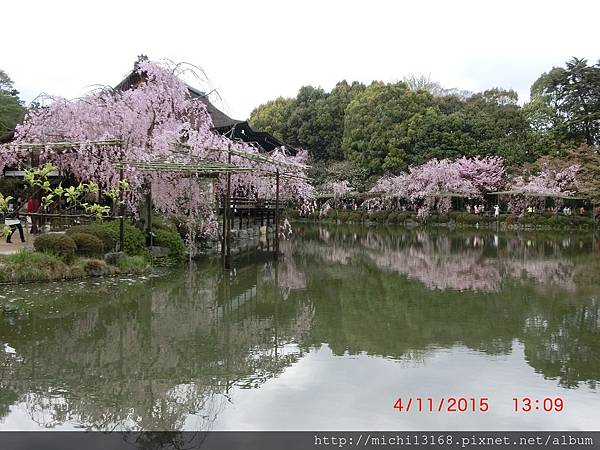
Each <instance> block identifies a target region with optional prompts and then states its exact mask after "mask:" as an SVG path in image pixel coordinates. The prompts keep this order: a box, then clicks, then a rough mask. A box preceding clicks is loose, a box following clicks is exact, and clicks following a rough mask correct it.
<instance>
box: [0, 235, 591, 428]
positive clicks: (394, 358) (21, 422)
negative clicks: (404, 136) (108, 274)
mask: <svg viewBox="0 0 600 450" xmlns="http://www.w3.org/2000/svg"><path fill="white" fill-rule="evenodd" d="M282 251H283V253H284V256H283V257H282V258H280V260H279V261H278V263H274V262H273V261H272V260H270V258H269V257H268V254H266V253H257V254H256V255H254V256H240V257H238V258H237V260H235V261H234V262H233V266H234V269H232V270H230V271H224V270H223V269H222V267H221V265H220V261H219V260H216V261H213V262H206V263H198V264H194V265H192V266H191V267H189V268H185V269H180V270H176V271H172V272H169V273H166V274H158V275H153V276H146V277H136V278H123V277H122V278H115V279H107V280H103V281H98V280H94V281H85V282H77V283H50V284H39V285H27V286H19V287H15V286H0V304H1V305H2V309H1V310H0V429H5V430H8V429H10V430H16V429H18V430H29V429H44V428H52V429H58V430H61V429H80V428H83V429H101V430H107V429H111V430H112V429H117V430H139V429H143V430H182V429H191V430H200V429H201V430H303V429H306V430H310V429H323V430H334V429H338V430H352V429H379V430H425V429H446V430H460V429H463V430H464V429H488V430H491V429H498V430H508V429H515V430H516V429H530V430H531V429H533V430H541V429H563V430H564V429H569V430H598V429H600V385H599V382H600V276H599V274H600V241H598V240H597V239H596V240H595V239H594V237H593V236H592V235H591V234H587V235H575V234H568V233H564V234H561V235H547V234H533V233H529V234H527V233H503V232H499V233H494V232H491V231H468V232H467V231H448V230H439V231H437V230H433V231H423V230H403V229H400V228H394V229H391V228H390V229H386V228H382V229H378V228H361V227H355V228H353V227H343V226H338V227H318V226H314V225H310V226H309V225H301V224H300V225H297V226H296V229H295V233H294V236H293V238H292V239H291V240H289V241H286V242H284V243H282ZM399 397H401V398H403V401H404V402H405V403H404V405H405V406H406V402H407V401H408V400H409V399H410V398H413V402H415V403H413V409H412V410H411V411H408V412H407V411H406V410H404V411H402V412H399V411H398V410H397V409H394V408H393V406H394V404H395V402H396V400H397V399H398V398H399ZM450 397H455V398H461V397H464V398H467V399H469V400H468V401H469V402H470V401H471V400H470V399H471V398H474V399H475V402H476V403H477V405H478V406H479V402H480V401H481V399H482V398H487V399H488V400H485V402H487V403H488V404H489V408H488V410H487V411H485V412H481V411H477V412H472V411H465V412H448V411H444V410H446V406H447V402H449V400H448V399H449V398H450ZM514 397H518V398H520V397H530V398H532V399H533V400H534V401H535V400H536V399H539V400H540V401H541V402H543V399H545V398H551V399H556V398H560V399H562V402H563V408H562V411H560V412H556V411H550V412H546V411H544V410H543V407H540V409H535V405H536V404H535V403H534V406H533V408H532V411H530V412H515V411H514V408H515V407H514V402H513V400H512V399H513V398H514ZM417 398H422V399H423V401H422V404H423V409H424V411H422V412H419V411H418V410H416V409H417V408H416V402H417ZM428 398H432V402H433V404H434V405H435V406H434V408H433V409H434V410H435V412H428V411H427V409H428V408H429V406H427V405H428V400H426V399H428ZM441 399H444V400H443V401H444V402H446V403H444V405H443V408H442V409H443V411H442V412H438V411H437V406H438V405H439V402H440V401H441ZM541 404H543V403H540V404H538V405H541Z"/></svg>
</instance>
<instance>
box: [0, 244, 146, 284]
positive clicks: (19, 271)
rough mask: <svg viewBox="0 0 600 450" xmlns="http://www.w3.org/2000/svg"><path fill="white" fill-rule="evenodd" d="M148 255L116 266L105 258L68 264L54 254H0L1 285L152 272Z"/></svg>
mask: <svg viewBox="0 0 600 450" xmlns="http://www.w3.org/2000/svg"><path fill="white" fill-rule="evenodd" d="M150 267H151V266H150V262H149V260H148V259H147V258H146V257H144V256H128V255H124V256H123V257H122V258H120V259H119V260H118V262H117V264H116V265H111V264H107V263H106V262H105V261H104V260H102V259H95V258H84V257H76V258H74V259H73V260H70V261H69V262H68V263H67V262H65V261H64V259H63V258H61V257H59V256H57V255H54V254H52V253H45V252H34V251H31V250H22V251H20V252H18V253H15V254H12V255H0V283H23V282H32V281H58V280H75V279H80V278H87V277H102V276H110V275H119V274H126V273H127V274H139V273H144V272H146V271H148V270H149V269H150Z"/></svg>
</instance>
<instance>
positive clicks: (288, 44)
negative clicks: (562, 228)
mask: <svg viewBox="0 0 600 450" xmlns="http://www.w3.org/2000/svg"><path fill="white" fill-rule="evenodd" d="M0 14H1V15H2V25H1V26H0V68H1V69H4V70H5V71H6V72H7V73H8V74H9V75H10V77H11V78H12V79H13V80H14V81H15V84H16V87H17V89H18V90H19V91H20V92H21V94H22V97H23V98H24V99H25V100H26V101H30V100H32V99H33V98H34V97H36V96H37V95H38V94H39V93H41V92H46V93H49V94H54V95H61V96H64V97H67V98H73V97H77V96H80V95H81V94H83V93H85V92H86V91H87V90H89V89H90V86H92V85H96V84H108V85H115V84H117V83H118V82H119V81H120V80H121V79H122V78H123V77H124V76H125V75H126V74H127V72H128V71H129V70H130V69H131V68H132V66H133V62H134V61H135V59H136V57H137V55H139V54H146V55H148V56H149V57H150V59H152V60H159V59H161V58H168V59H171V60H173V61H176V62H181V61H185V62H189V63H192V64H195V65H197V66H200V67H201V68H202V69H203V70H204V71H205V72H206V74H207V75H208V77H209V79H210V81H211V82H212V85H213V87H215V88H216V89H217V90H218V92H219V94H220V96H221V97H222V98H223V100H224V103H222V104H221V105H220V106H221V107H223V109H224V110H225V111H226V112H228V113H229V114H230V115H232V116H233V117H235V118H238V119H243V118H247V117H248V115H249V114H250V111H251V110H252V109H253V108H254V107H255V106H257V105H259V104H260V103H263V102H265V101H267V100H270V99H273V98H275V97H277V96H280V95H282V96H294V95H295V94H296V92H297V90H298V88H299V87H300V86H302V85H307V84H311V85H314V86H321V87H323V88H324V89H326V90H329V89H331V88H332V87H333V86H334V85H335V83H336V81H338V80H342V79H347V80H359V81H362V82H365V83H368V82H370V81H372V80H383V81H394V80H399V79H402V78H403V77H404V76H406V75H408V74H427V75H430V76H431V78H432V79H433V80H437V81H439V82H440V83H441V84H442V85H443V86H445V87H449V88H450V87H456V88H461V89H466V90H471V91H479V90H483V89H485V88H489V87H495V86H501V87H506V88H513V89H515V90H516V91H517V92H518V93H519V98H520V100H521V101H523V100H526V99H527V97H528V93H529V87H530V85H531V83H532V82H533V81H534V80H535V79H536V78H537V77H538V76H539V75H540V74H541V73H542V72H545V71H547V70H549V69H550V68H551V67H552V66H557V65H563V64H564V62H565V61H566V60H567V59H569V58H570V57H571V56H579V57H586V58H588V60H589V61H591V62H596V61H597V60H598V59H599V58H600V41H599V40H598V17H600V2H598V1H581V0H570V1H568V2H567V1H564V0H562V1H553V0H552V1H550V0H545V1H528V0H517V1H515V0H502V1H496V2H494V1H481V0H479V1H462V0H461V1H458V0H452V1H429V0H418V1H417V0H415V1H410V0H403V1H400V0H396V1H392V0H389V1H377V0H370V1H351V0H339V1H338V0H317V1H314V0H301V1H281V0H280V1H272V2H270V1H269V2H268V1H248V0H245V1H237V0H236V1H233V0H228V1H210V2H207V1H204V2H201V1H187V2H185V1H178V0H169V1H166V0H163V1H160V2H152V1H144V2H130V1H126V0H121V1H118V2H117V1H112V0H103V1H98V2H94V1H93V0H89V1H77V2H76V1H72V2H67V1H59V0H52V1H32V0H28V1H22V0H19V1H17V0H9V1H8V2H5V3H4V4H3V5H2V7H1V8H0ZM198 87H200V88H205V89H206V86H201V85H200V86H198Z"/></svg>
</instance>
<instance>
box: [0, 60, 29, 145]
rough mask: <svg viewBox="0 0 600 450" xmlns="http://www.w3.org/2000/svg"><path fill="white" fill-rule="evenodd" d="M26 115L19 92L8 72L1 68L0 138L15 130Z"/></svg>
mask: <svg viewBox="0 0 600 450" xmlns="http://www.w3.org/2000/svg"><path fill="white" fill-rule="evenodd" d="M24 115H25V108H24V107H23V104H22V102H21V100H20V99H19V92H18V91H17V90H16V89H15V88H14V86H13V81H12V80H11V79H10V78H9V76H8V75H7V74H6V72H4V71H3V70H2V69H0V138H1V137H2V136H4V135H6V134H8V133H10V132H11V131H12V130H14V128H15V125H17V124H18V123H19V122H20V121H21V120H22V119H23V116H24Z"/></svg>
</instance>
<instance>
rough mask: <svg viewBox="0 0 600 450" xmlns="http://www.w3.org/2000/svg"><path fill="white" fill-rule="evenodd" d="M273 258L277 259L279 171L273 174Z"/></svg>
mask: <svg viewBox="0 0 600 450" xmlns="http://www.w3.org/2000/svg"><path fill="white" fill-rule="evenodd" d="M274 253H275V258H277V257H279V169H277V171H276V172H275V248H274Z"/></svg>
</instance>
